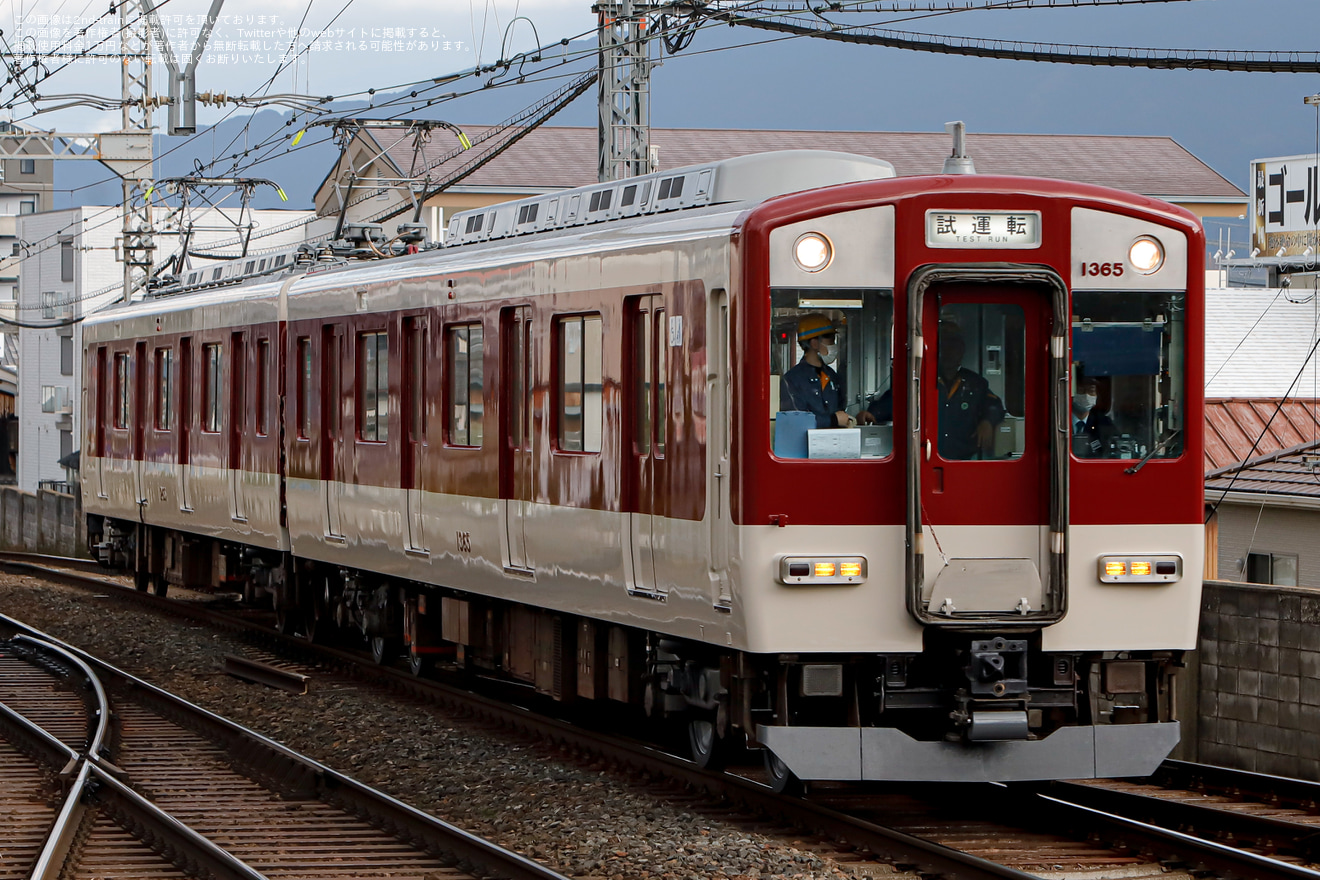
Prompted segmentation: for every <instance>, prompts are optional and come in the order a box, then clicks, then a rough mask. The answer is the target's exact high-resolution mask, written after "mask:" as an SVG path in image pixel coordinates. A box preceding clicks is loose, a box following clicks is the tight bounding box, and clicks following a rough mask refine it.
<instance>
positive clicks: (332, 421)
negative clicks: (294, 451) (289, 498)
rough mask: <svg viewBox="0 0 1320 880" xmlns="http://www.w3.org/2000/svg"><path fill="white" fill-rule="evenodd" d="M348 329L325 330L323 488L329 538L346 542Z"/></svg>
mask: <svg viewBox="0 0 1320 880" xmlns="http://www.w3.org/2000/svg"><path fill="white" fill-rule="evenodd" d="M343 346H344V328H343V327H342V326H341V325H337V324H327V325H325V326H324V327H322V328H321V486H322V491H323V493H324V500H325V534H326V535H327V536H328V537H331V538H338V539H340V540H342V539H343V536H344V525H343V521H342V519H341V516H340V502H341V499H342V497H343V478H344V474H343V468H342V466H341V465H342V461H341V459H342V457H343V446H344V437H343V433H344V431H343V428H344V417H343V393H342V391H343V389H342V388H341V387H340V377H341V375H342V370H341V364H342V363H343V356H344V350H343Z"/></svg>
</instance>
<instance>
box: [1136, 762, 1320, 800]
mask: <svg viewBox="0 0 1320 880" xmlns="http://www.w3.org/2000/svg"><path fill="white" fill-rule="evenodd" d="M1154 779H1155V781H1157V782H1159V783H1161V784H1163V785H1169V786H1176V787H1178V788H1186V789H1189V790H1198V789H1205V790H1207V791H1219V792H1225V793H1228V794H1232V795H1233V796H1235V797H1243V798H1248V799H1252V800H1258V801H1261V802H1262V803H1267V804H1270V805H1272V806H1279V807H1292V808H1293V809H1298V810H1305V811H1307V812H1311V813H1315V812H1317V811H1320V782H1310V781H1308V780H1305V779H1290V778H1288V777H1286V776H1272V775H1270V774H1268V773H1254V772H1252V771H1250V770H1234V769H1232V768H1230V767H1216V766H1214V765H1213V764H1193V763H1190V762H1188V761H1165V762H1164V763H1163V764H1161V765H1160V769H1159V770H1157V771H1156V773H1155V776H1154Z"/></svg>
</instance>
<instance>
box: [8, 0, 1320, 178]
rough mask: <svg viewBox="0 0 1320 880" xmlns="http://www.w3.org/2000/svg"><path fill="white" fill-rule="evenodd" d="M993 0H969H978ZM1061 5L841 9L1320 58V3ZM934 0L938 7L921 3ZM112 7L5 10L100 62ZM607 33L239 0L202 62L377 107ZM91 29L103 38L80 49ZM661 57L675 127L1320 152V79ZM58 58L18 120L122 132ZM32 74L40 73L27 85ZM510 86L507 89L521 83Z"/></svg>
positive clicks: (107, 72)
mask: <svg viewBox="0 0 1320 880" xmlns="http://www.w3.org/2000/svg"><path fill="white" fill-rule="evenodd" d="M785 2H786V0H785ZM954 2H955V4H956V2H957V0H954ZM990 2H992V0H967V3H968V5H979V6H985V5H987V3H990ZM1002 2H1004V3H1007V4H1013V3H1017V4H1021V3H1023V2H1025V0H1002ZM1037 2H1038V3H1045V2H1048V0H1037ZM1053 2H1054V4H1055V5H1054V7H1053V8H1037V9H1020V8H1019V9H996V10H985V9H981V10H974V11H962V12H954V13H943V14H930V13H922V12H920V11H918V12H908V13H894V12H889V13H883V14H882V13H879V12H874V11H873V12H865V13H864V12H857V13H850V14H841V13H839V14H832V15H831V16H830V17H831V18H832V19H833V20H836V21H842V22H846V23H848V24H854V23H855V24H873V25H879V26H884V27H891V28H895V29H901V30H907V31H915V32H920V33H926V34H938V35H945V36H973V37H990V38H998V39H1011V40H1023V41H1048V42H1057V43H1067V44H1089V45H1100V46H1117V47H1150V48H1184V49H1193V50H1195V49H1210V48H1215V49H1247V50H1279V51H1298V52H1306V53H1311V52H1313V51H1314V48H1315V47H1314V39H1313V35H1314V33H1315V31H1316V25H1317V23H1318V21H1320V15H1318V14H1317V10H1316V7H1317V3H1316V0H1174V2H1151V3H1143V4H1137V3H1131V2H1122V0H1100V2H1101V4H1103V5H1097V3H1096V0H1053ZM158 3H159V6H160V15H161V17H162V24H163V26H164V28H165V31H166V32H167V33H168V34H169V36H170V39H171V43H172V44H173V46H174V49H175V52H176V53H178V54H179V55H186V54H187V53H188V52H189V51H190V50H191V47H192V44H193V42H194V40H195V38H196V36H195V35H196V30H197V28H198V26H199V21H200V19H201V18H203V17H204V15H205V13H206V10H207V8H208V6H209V0H158ZM948 3H949V0H940V3H939V4H938V5H940V6H947V5H948ZM1074 4H1077V5H1074ZM872 5H873V6H883V7H887V8H892V7H893V6H895V5H896V4H894V3H892V2H884V3H873V4H872ZM903 5H904V6H905V7H906V6H907V5H908V4H907V0H905V2H904V3H903ZM915 5H917V6H921V5H922V4H921V2H920V0H916V3H915ZM105 10H106V0H0V31H3V38H4V41H5V46H7V49H5V47H4V46H0V49H5V50H6V51H10V52H16V53H22V52H24V51H36V52H50V51H51V50H52V49H56V48H64V49H68V48H75V47H80V46H82V47H86V50H85V51H86V52H87V54H88V55H89V56H95V55H98V54H105V53H106V52H107V50H110V51H113V50H114V48H115V44H114V40H113V39H109V40H107V41H106V42H104V43H102V44H100V45H96V44H97V42H98V41H100V40H101V39H102V38H103V37H105V36H106V35H108V34H111V33H113V31H114V30H115V29H116V28H117V24H118V22H117V16H110V15H106V14H105ZM594 24H595V19H594V16H593V15H592V13H591V12H590V4H589V2H587V0H571V2H570V0H439V2H436V0H426V2H423V0H226V2H225V5H224V7H223V9H222V11H221V20H220V22H219V24H218V25H217V26H216V29H215V31H214V33H213V35H212V37H211V41H210V44H209V46H208V49H207V51H206V53H205V54H204V56H203V58H202V61H201V63H200V67H199V69H198V79H197V87H198V90H199V91H201V92H207V91H214V92H226V93H228V94H230V95H235V94H243V95H256V94H263V95H268V96H275V95H315V96H326V95H335V96H341V97H342V96H357V97H361V96H362V95H363V94H364V93H365V91H366V90H367V89H372V88H374V89H377V90H380V91H393V90H396V89H397V88H399V87H400V86H401V85H403V84H406V83H412V82H416V81H418V80H423V79H425V78H429V77H438V76H443V75H446V74H451V73H454V72H457V71H461V70H465V69H470V68H472V67H473V66H474V65H478V64H490V63H492V62H494V61H496V60H498V59H500V58H501V57H509V56H511V55H512V54H514V53H515V52H517V51H521V50H527V49H530V48H531V47H532V46H534V45H535V44H536V43H537V42H538V41H539V43H541V44H549V43H552V42H554V41H557V40H563V39H571V38H575V37H579V36H583V35H587V36H590V33H591V29H592V28H593V27H594ZM84 27H88V28H89V30H88V33H87V36H86V37H82V38H79V37H77V36H76V34H77V32H78V31H79V30H80V29H81V28H84ZM290 47H293V55H294V56H296V57H295V58H294V60H293V61H292V63H288V61H287V59H288V56H289V50H290ZM740 47H741V48H740ZM556 51H558V52H560V53H567V52H568V51H569V50H568V49H563V48H560V49H557V50H556ZM551 54H553V53H551ZM656 58H657V60H658V61H662V62H663V63H662V65H661V66H660V67H659V68H657V71H656V73H655V77H654V84H653V94H652V107H653V123H654V124H656V125H666V126H694V127H764V128H806V129H831V128H834V129H853V130H856V129H878V130H886V129H888V130H894V129H909V130H912V129H915V130H936V131H938V130H940V128H941V126H942V124H943V122H945V121H947V120H949V119H957V118H962V119H966V120H967V121H968V123H969V125H970V126H971V127H972V129H973V130H980V131H1020V132H1061V133H1113V134H1169V135H1172V136H1174V137H1176V138H1178V139H1179V140H1180V141H1181V142H1182V143H1184V145H1186V146H1187V147H1188V148H1189V149H1192V150H1193V151H1194V152H1196V153H1197V154H1198V155H1201V156H1203V157H1204V158H1206V160H1207V161H1209V162H1210V163H1211V164H1212V165H1214V166H1215V167H1216V168H1217V169H1218V170H1220V172H1221V173H1224V174H1225V175H1226V176H1229V177H1230V178H1232V179H1234V181H1235V182H1237V183H1239V185H1242V184H1243V183H1244V182H1245V181H1244V180H1240V179H1239V178H1242V177H1244V174H1243V171H1244V169H1245V167H1246V162H1247V160H1248V159H1249V158H1251V157H1253V156H1254V157H1263V156H1277V155H1288V154H1291V153H1300V152H1304V151H1305V152H1309V151H1311V149H1312V148H1313V146H1314V144H1315V140H1316V133H1317V131H1320V128H1318V126H1320V117H1318V116H1317V113H1316V111H1315V110H1314V109H1313V108H1310V107H1304V106H1303V104H1302V98H1303V96H1305V95H1307V94H1313V93H1317V92H1320V76H1317V75H1315V74H1243V73H1224V72H1207V71H1157V70H1142V69H1127V68H1108V67H1106V68H1091V67H1074V66H1065V65H1052V64H1033V63H1029V62H1018V61H999V60H985V59H972V58H954V57H950V56H947V55H931V54H922V53H916V52H908V51H901V50H896V49H887V48H878V47H872V46H852V45H843V44H839V43H825V42H823V41H819V40H807V39H801V38H798V39H786V38H784V37H783V36H782V35H778V34H772V33H767V32H764V31H759V30H753V29H746V28H737V29H730V28H727V27H722V26H721V27H717V28H712V29H710V30H706V31H702V32H701V33H699V34H698V35H697V36H696V38H695V40H694V41H693V42H692V44H691V45H690V46H689V47H688V48H686V49H685V50H683V51H682V52H680V53H679V54H677V55H672V56H661V55H660V54H659V52H658V50H657V52H656ZM588 63H590V61H589V57H587V58H583V59H582V60H581V61H580V62H579V64H578V65H577V67H578V68H581V67H583V66H584V65H586V64H588ZM45 64H46V69H47V70H50V71H53V75H52V76H50V77H49V78H48V79H45V80H44V81H43V82H41V83H40V84H39V85H38V86H37V87H36V90H37V93H38V94H40V95H41V96H43V97H45V98H48V99H50V100H44V101H39V102H37V103H36V104H35V105H34V104H33V102H31V101H30V100H27V98H28V96H29V95H28V93H26V92H22V91H19V90H17V89H16V86H15V85H13V84H11V85H9V86H6V87H4V88H3V89H0V103H6V102H9V103H12V109H10V110H9V111H8V114H9V117H10V118H12V119H14V120H16V121H22V122H25V123H27V124H31V125H38V126H40V127H44V128H56V129H59V130H62V131H71V130H72V131H79V130H83V131H85V130H107V129H113V128H117V127H119V114H118V112H117V111H114V112H107V111H96V110H91V109H88V108H86V107H70V108H67V109H59V110H53V109H52V108H54V107H58V106H59V105H61V104H63V103H65V102H66V101H67V100H75V99H57V98H54V97H53V96H56V95H60V94H74V95H95V96H102V97H107V98H115V97H117V95H118V91H119V88H118V85H119V84H118V73H117V70H118V68H117V66H116V59H113V58H105V57H84V58H82V59H79V60H70V59H64V58H48V59H46V60H45ZM154 70H155V74H154V75H155V84H154V89H153V90H154V91H155V92H157V93H164V92H165V91H166V82H165V76H164V73H165V67H164V65H163V64H159V63H157V64H156V65H155V68H154ZM31 75H32V71H31V70H30V69H29V70H27V71H26V76H28V77H31ZM492 78H493V77H491V76H486V77H484V78H479V79H467V80H464V81H462V82H461V83H459V84H455V85H454V86H452V88H454V89H460V88H479V87H481V86H483V85H485V84H487V83H489V82H490V81H491V80H492ZM499 79H500V80H501V81H502V82H505V83H507V81H508V79H509V77H508V76H502V77H499ZM562 81H563V80H560V79H554V78H539V79H536V78H534V79H533V81H532V82H530V83H528V84H526V85H523V86H521V87H519V89H517V90H512V89H510V90H507V91H510V92H513V93H514V94H516V97H513V96H506V95H505V94H504V92H505V91H506V90H486V91H485V92H484V93H479V94H477V95H475V96H474V97H472V98H468V99H466V100H465V101H464V103H463V104H462V105H461V110H455V113H456V114H459V113H461V116H457V115H456V116H455V117H453V118H456V119H459V118H461V119H462V120H464V121H467V122H482V121H484V122H493V121H496V120H498V119H503V118H505V117H506V116H508V115H510V112H511V111H510V108H515V109H516V108H518V107H523V106H526V105H528V104H531V103H533V102H534V101H536V100H537V99H538V97H540V96H541V95H543V94H546V93H548V92H549V91H551V90H552V89H553V88H555V87H556V86H557V85H559V84H560V83H561V82H562ZM447 88H448V87H447ZM495 92H500V94H499V95H498V96H497V95H495ZM438 93H439V90H436V91H434V92H432V94H438ZM486 96H489V100H486ZM295 100H296V99H295ZM578 105H581V106H578ZM38 109H39V110H41V111H42V112H39V113H37V112H35V111H36V110H38ZM572 110H573V112H571V113H567V114H564V115H563V116H561V117H560V118H558V119H557V120H556V121H557V122H560V123H573V124H590V123H591V122H592V121H593V120H594V107H593V102H592V101H591V97H590V96H589V95H588V96H584V97H583V98H581V99H579V101H578V102H577V104H575V105H574V107H573V108H572ZM0 112H2V111H0ZM223 112H226V113H231V112H234V111H233V108H232V107H230V108H227V109H226V110H225V111H223ZM242 112H248V111H242ZM221 113H222V111H220V110H215V109H208V108H199V114H198V118H199V121H200V122H202V123H203V124H205V123H208V122H213V121H215V120H217V119H219V118H220V116H221ZM157 124H158V125H159V126H161V127H162V128H163V125H164V111H160V112H159V113H158V114H157ZM300 124H301V123H300Z"/></svg>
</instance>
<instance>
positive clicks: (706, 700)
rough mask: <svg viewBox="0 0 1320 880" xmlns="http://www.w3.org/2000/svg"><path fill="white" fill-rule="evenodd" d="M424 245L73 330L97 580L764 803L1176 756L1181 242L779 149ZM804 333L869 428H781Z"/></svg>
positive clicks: (1186, 265) (511, 214) (466, 218)
mask: <svg viewBox="0 0 1320 880" xmlns="http://www.w3.org/2000/svg"><path fill="white" fill-rule="evenodd" d="M447 239H448V240H447V242H446V246H445V247H443V248H439V249H434V250H429V251H424V252H423V253H420V254H416V255H413V256H405V257H398V258H393V259H387V260H379V261H375V262H370V263H362V264H356V265H353V266H349V267H346V268H340V269H334V270H330V271H323V272H319V273H310V274H297V273H290V274H284V275H280V276H278V277H276V278H273V279H267V280H256V281H252V282H249V283H247V284H244V285H242V286H236V287H221V288H216V289H212V290H204V291H199V292H195V293H181V294H179V295H175V296H169V297H155V298H150V299H147V300H144V301H142V302H137V303H133V304H131V305H128V306H124V307H120V308H117V309H114V310H112V311H107V312H104V313H101V314H97V315H94V316H92V317H90V318H89V319H88V320H87V322H86V325H85V329H84V334H83V339H84V345H85V365H86V366H85V370H86V376H85V384H84V387H85V389H86V392H85V393H86V398H85V400H84V401H83V407H84V409H83V412H84V413H85V414H86V418H85V420H84V421H85V439H84V446H83V448H84V450H85V452H84V455H83V459H82V501H83V509H84V511H85V512H86V514H87V516H88V528H89V535H90V536H91V543H92V544H93V548H92V549H93V552H94V553H95V554H97V555H98V556H99V557H100V558H102V559H103V560H105V561H106V562H107V563H114V564H123V565H127V566H128V567H130V568H132V569H133V570H135V571H136V572H137V573H138V577H139V584H140V585H141V586H142V587H143V588H146V587H149V586H154V587H155V588H156V589H157V590H160V591H163V590H164V589H166V588H167V585H168V584H189V585H204V586H211V587H216V588H225V589H241V590H242V591H243V592H244V593H245V594H246V595H247V597H248V598H249V599H252V600H254V601H255V600H261V601H264V602H273V604H274V606H275V608H276V609H277V611H278V612H279V619H280V622H281V625H282V626H284V627H286V628H288V629H290V630H294V631H300V632H303V633H305V634H307V635H308V636H309V637H310V636H315V635H317V634H318V633H323V632H324V630H325V628H327V627H332V626H333V627H339V628H353V629H357V630H360V631H361V632H362V633H363V634H364V635H365V636H366V637H367V639H368V640H369V642H370V644H371V645H372V647H373V650H374V651H375V653H376V654H377V655H378V656H379V657H380V658H382V659H383V658H384V657H385V656H386V655H388V654H389V653H390V652H391V650H392V649H393V648H394V647H398V648H401V649H403V650H404V651H405V652H406V653H407V656H408V658H409V660H410V662H411V664H412V665H413V666H414V668H415V669H417V670H420V669H421V668H423V667H424V666H425V665H426V664H427V663H428V662H429V661H431V660H434V659H436V658H438V657H443V658H445V659H446V660H449V661H452V662H456V663H460V664H463V665H465V666H467V667H468V668H477V669H483V670H486V671H488V672H491V673H494V674H499V675H502V676H505V677H508V678H511V679H515V680H521V681H524V682H527V683H528V684H529V685H531V686H534V687H535V688H536V689H537V690H538V691H540V692H543V693H545V694H549V695H551V696H553V697H554V698H556V699H560V700H601V701H619V702H625V703H636V704H639V705H641V706H643V707H644V708H645V710H646V712H648V713H649V714H650V715H651V717H658V716H661V715H664V716H678V717H680V718H683V719H685V720H686V721H687V722H688V726H689V730H690V733H691V740H692V746H693V752H694V755H695V756H696V757H697V758H698V760H699V761H701V762H702V763H705V764H712V763H715V762H717V761H718V760H720V758H721V755H722V754H723V750H724V748H725V746H726V745H727V744H729V743H730V742H732V741H734V740H735V739H737V740H742V741H746V742H748V743H749V744H751V745H752V746H753V747H760V748H762V749H764V750H765V754H766V756H767V766H768V767H769V768H770V770H771V774H772V777H773V778H774V780H775V782H776V784H777V785H790V784H794V783H795V780H798V779H801V780H817V779H846V780H861V779H885V780H894V779H923V780H967V779H996V780H1010V779H1027V778H1059V777H1065V778H1066V777H1090V776H1124V775H1138V774H1145V773H1148V772H1149V771H1151V770H1152V769H1153V768H1154V767H1155V766H1156V765H1157V764H1158V763H1159V761H1160V760H1161V759H1162V758H1163V757H1164V756H1165V755H1166V754H1167V753H1168V751H1169V750H1170V749H1171V748H1172V747H1173V745H1174V744H1175V743H1176V742H1177V739H1178V725H1177V720H1176V719H1177V715H1176V712H1177V709H1176V706H1175V705H1174V699H1173V694H1174V688H1173V687H1172V677H1173V675H1174V672H1175V670H1176V669H1177V667H1178V666H1179V663H1180V659H1181V655H1182V652H1183V651H1186V650H1188V649H1191V648H1193V647H1194V643H1195V637H1196V631H1197V616H1198V608H1199V596H1200V584H1201V548H1202V546H1203V544H1202V525H1201V472H1200V465H1201V434H1200V429H1199V426H1200V424H1201V403H1200V400H1201V395H1200V394H1199V389H1200V388H1201V387H1202V384H1203V374H1202V361H1201V356H1200V352H1201V350H1202V338H1203V320H1202V312H1203V303H1202V278H1203V267H1202V260H1203V257H1202V255H1203V252H1204V248H1203V246H1202V237H1201V232H1200V229H1199V226H1198V224H1197V222H1196V221H1195V219H1194V218H1193V217H1192V216H1191V215H1190V214H1188V213H1187V212H1185V211H1183V210H1181V209H1179V208H1175V207H1172V206H1170V205H1167V204H1164V203H1162V202H1158V201H1155V200H1152V199H1149V198H1144V197H1140V196H1134V195H1131V194H1126V193H1121V192H1117V191H1113V190H1109V189H1104V188H1101V187H1096V186H1090V185H1081V184H1072V183H1065V182H1061V181H1056V180H1043V179H1029V178H1008V177H995V176H987V175H974V174H973V175H940V176H929V177H912V178H895V177H894V173H893V169H892V167H891V166H890V165H889V164H888V163H885V162H880V161H876V160H873V159H868V158H864V157H859V156H851V155H846V154H839V153H829V152H817V151H799V152H783V153H767V154H761V155H753V156H745V157H741V158H737V159H731V160H727V161H723V162H717V163H713V164H710V165H705V166H695V167H691V168H686V169H679V170H675V171H668V172H662V173H656V174H651V175H648V176H645V177H641V178H636V179H632V180H626V181H620V182H615V183H608V184H598V185H593V186H588V187H583V188H581V189H578V190H571V191H566V192H559V193H554V194H549V195H543V196H538V197H535V198H530V199H526V200H523V201H519V202H511V203H507V204H502V205H497V206H493V207H490V208H485V209H481V210H475V211H470V212H467V213H463V214H458V215H456V216H455V217H454V218H452V222H451V225H450V227H449V231H448V236H447ZM804 315H812V316H813V320H817V321H818V320H819V316H824V317H826V318H828V319H829V321H830V322H831V323H832V324H833V326H834V328H835V330H836V333H837V349H836V350H837V352H838V357H837V360H836V361H835V364H834V369H835V370H837V373H838V379H837V382H838V385H839V386H840V387H841V391H842V394H843V404H842V405H843V406H844V407H845V408H846V409H847V411H848V412H849V413H851V414H854V415H857V416H860V415H861V414H862V412H863V411H864V410H868V407H869V408H870V409H869V411H871V412H877V413H880V412H882V411H884V410H892V423H889V424H886V423H884V422H886V421H887V420H888V419H889V418H890V417H891V416H890V414H889V413H888V412H883V416H884V418H883V419H882V420H881V423H880V424H876V425H870V424H868V425H864V426H862V427H850V428H818V427H817V426H816V422H815V421H814V420H813V419H812V417H810V416H808V415H806V414H804V413H801V412H781V410H793V409H794V407H793V406H792V405H791V403H790V402H788V401H782V400H780V399H779V398H780V387H781V386H780V377H781V376H782V375H783V374H784V373H785V372H786V371H787V370H788V369H790V368H791V367H793V366H794V364H796V363H797V361H798V359H799V358H800V357H801V355H802V351H801V350H800V349H799V347H798V345H797V342H796V333H797V327H798V322H799V319H800V318H801V317H802V316H804ZM941 328H946V329H949V330H950V331H952V330H953V329H954V328H956V334H955V333H954V332H950V333H949V334H948V335H947V336H946V335H944V334H942V333H941V332H940V329H941ZM955 335H956V337H957V338H958V343H957V344H958V347H959V349H961V352H962V353H961V357H958V356H957V353H956V352H954V353H953V355H952V356H953V358H954V359H955V360H956V361H957V363H955V364H954V365H953V366H954V368H961V370H962V372H960V373H958V374H957V375H958V376H962V377H964V378H966V377H967V376H968V374H969V373H974V374H975V375H976V376H978V377H980V379H979V380H977V381H978V382H979V381H981V380H983V381H984V383H985V388H986V390H987V391H988V392H990V393H993V394H994V395H996V396H997V397H998V398H999V399H1000V401H1002V409H1003V414H1002V415H1001V416H999V417H998V418H997V420H995V421H993V424H988V425H987V426H986V428H983V429H982V434H981V435H980V436H979V439H978V441H977V445H976V449H975V452H974V453H972V454H971V455H970V457H952V454H950V455H949V456H946V454H945V453H946V452H948V450H947V449H945V447H944V446H943V445H941V443H940V442H939V441H940V437H939V434H940V432H941V423H942V421H944V420H945V419H950V420H955V421H956V419H957V418H958V414H957V412H956V408H957V404H956V401H957V400H958V398H957V396H956V395H954V394H953V391H955V390H956V389H955V388H950V387H947V385H946V382H945V380H944V379H942V378H941V369H942V368H941V366H940V361H941V358H940V352H939V351H937V349H938V348H939V346H940V345H941V344H945V345H950V346H951V345H952V343H951V342H950V343H945V342H942V340H945V339H953V338H954V337H955ZM945 360H946V361H948V360H949V358H948V357H946V358H945ZM948 375H949V377H950V379H951V380H953V376H954V374H953V373H949V374H948ZM953 381H955V382H961V381H962V379H957V380H953ZM968 381H972V380H971V379H968ZM1083 386H1085V387H1086V388H1087V389H1088V394H1089V396H1088V394H1083V393H1080V390H1081V389H1082V388H1083ZM877 406H878V407H879V408H877ZM962 406H964V407H965V406H966V403H965V402H964V403H963V404H962ZM1076 407H1080V408H1076ZM1088 407H1089V412H1088ZM951 412H952V413H953V414H952V415H950V413H951ZM964 415H965V414H964ZM1079 417H1080V418H1079ZM861 421H868V420H867V419H866V418H865V417H863V418H862V419H861ZM953 423H954V422H953V421H949V422H945V423H944V427H945V430H946V431H947V430H948V426H949V425H951V424H953ZM986 429H988V430H986ZM959 454H960V455H964V456H966V453H959Z"/></svg>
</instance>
